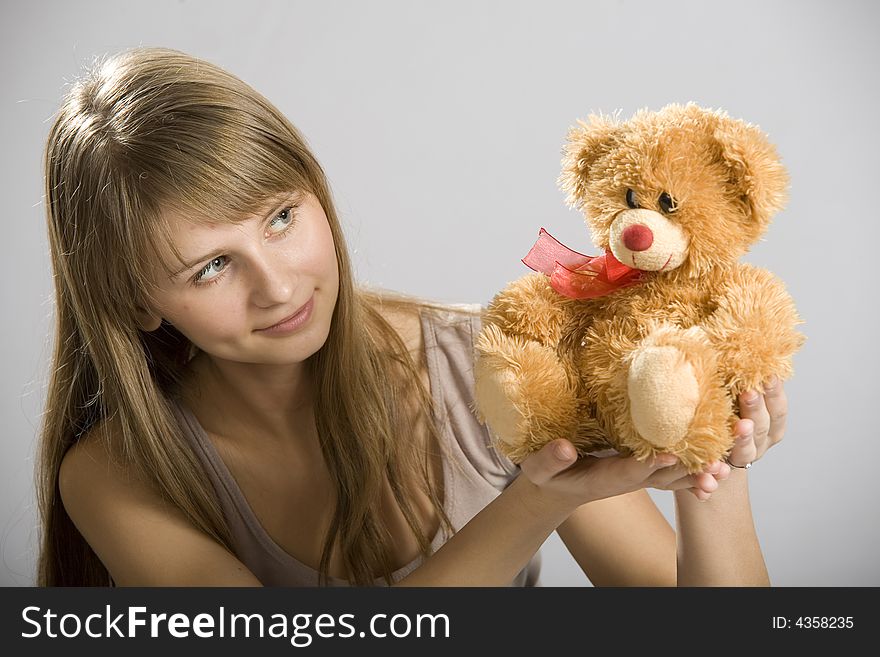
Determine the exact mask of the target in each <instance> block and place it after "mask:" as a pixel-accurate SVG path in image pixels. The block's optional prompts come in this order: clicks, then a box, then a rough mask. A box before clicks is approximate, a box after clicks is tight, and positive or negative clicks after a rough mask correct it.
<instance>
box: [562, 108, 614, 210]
mask: <svg viewBox="0 0 880 657" xmlns="http://www.w3.org/2000/svg"><path fill="white" fill-rule="evenodd" d="M620 131H621V127H620V124H619V123H618V122H617V121H616V120H615V119H614V117H613V116H606V115H595V114H591V115H590V116H589V118H588V122H584V121H580V120H578V122H577V125H576V126H573V127H572V128H571V129H570V130H569V131H568V138H567V140H566V144H565V147H564V148H563V149H562V174H561V175H560V176H559V180H558V181H557V182H558V184H559V187H560V189H562V191H563V192H565V193H566V194H567V195H568V198H567V199H566V202H567V203H568V204H569V205H570V206H572V207H578V206H580V205H581V203H582V202H583V199H584V197H585V195H586V178H587V175H588V174H589V171H590V167H591V166H592V165H593V164H594V163H595V162H596V160H598V159H599V158H600V157H601V156H602V155H604V154H606V153H608V151H610V150H611V148H612V147H613V146H614V145H615V143H616V142H617V135H618V134H620Z"/></svg>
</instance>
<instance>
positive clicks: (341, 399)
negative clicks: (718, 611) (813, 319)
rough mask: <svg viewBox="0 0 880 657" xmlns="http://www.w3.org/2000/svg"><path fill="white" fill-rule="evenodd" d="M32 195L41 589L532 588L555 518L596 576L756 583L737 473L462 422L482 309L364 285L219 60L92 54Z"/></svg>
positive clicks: (290, 147) (774, 405)
mask: <svg viewBox="0 0 880 657" xmlns="http://www.w3.org/2000/svg"><path fill="white" fill-rule="evenodd" d="M46 201H47V206H48V231H49V241H50V247H51V254H52V262H53V268H54V274H55V283H56V318H57V322H56V333H55V351H54V356H53V368H52V375H51V381H50V385H49V391H48V398H47V402H46V412H45V414H44V418H45V419H44V425H43V427H42V436H41V451H40V463H39V466H40V470H39V478H38V481H39V490H38V492H39V504H40V510H41V514H42V523H43V525H42V526H43V535H42V548H41V554H40V559H39V573H38V582H39V584H41V585H50V586H51V585H107V584H117V585H147V586H149V585H170V586H178V585H223V586H230V585H244V586H257V585H261V584H262V585H315V584H345V583H349V584H355V585H370V584H382V583H385V584H408V585H506V584H511V583H513V584H522V585H529V584H534V583H536V581H537V571H538V562H537V558H536V557H535V553H536V552H537V550H538V548H539V547H540V545H541V544H542V543H543V541H544V540H545V539H546V538H547V536H548V535H549V534H550V532H552V531H554V530H558V531H559V534H560V536H561V537H562V539H563V540H564V542H565V543H566V545H567V546H568V547H569V548H570V550H571V552H572V554H573V555H574V557H575V558H576V559H577V561H578V563H579V564H580V565H581V567H582V568H583V569H584V571H585V573H586V574H587V576H588V577H589V578H590V579H591V580H592V581H593V583H595V584H599V585H601V584H613V585H630V584H632V585H675V584H676V583H678V584H688V585H690V584H708V585H719V584H723V585H740V584H743V585H744V584H757V585H762V584H766V583H767V582H768V580H767V573H766V569H765V567H764V562H763V558H762V555H761V551H760V548H759V545H758V541H757V538H756V535H755V530H754V526H753V522H752V518H751V512H750V506H749V499H748V486H747V478H746V470H745V469H743V468H741V467H740V468H734V469H733V471H731V468H730V467H729V466H728V464H726V463H714V464H712V465H711V466H710V467H708V468H707V471H706V472H705V473H702V474H698V475H693V476H688V475H687V474H686V472H685V471H684V469H683V467H681V466H680V465H676V464H675V462H674V459H672V458H670V459H669V460H663V459H662V458H659V459H657V460H656V461H654V462H650V463H642V462H638V461H636V460H634V459H632V458H624V457H621V456H614V457H609V458H602V459H598V458H592V457H587V458H582V459H577V458H576V454H575V452H574V448H573V446H572V445H571V443H570V442H569V441H567V440H566V439H565V437H564V436H560V439H559V440H558V441H555V442H554V443H551V444H550V445H548V446H547V447H545V448H544V449H543V450H542V451H541V452H538V453H536V454H534V455H532V456H530V457H529V458H528V459H526V460H525V461H524V462H523V463H522V464H520V466H516V465H514V464H513V463H511V462H510V461H508V460H507V459H505V458H503V457H501V456H499V455H498V454H497V453H496V452H495V451H494V450H493V449H492V447H491V444H490V443H491V438H490V436H489V434H488V433H487V429H486V428H485V427H482V426H481V425H479V424H478V423H477V422H476V420H475V419H474V417H473V415H472V413H471V412H470V410H469V408H470V402H471V400H472V398H471V395H472V391H473V380H472V366H473V361H472V349H473V339H474V337H475V334H476V332H478V331H479V326H480V315H479V308H478V307H477V308H473V307H471V308H466V307H457V306H442V305H439V304H430V303H426V302H417V301H414V300H409V299H406V298H403V297H400V296H399V295H391V294H389V293H384V294H382V293H377V292H371V291H368V290H365V289H361V288H358V287H357V286H356V285H355V282H354V280H353V278H352V270H351V265H350V261H349V256H348V253H347V251H346V247H345V242H344V239H343V235H342V232H341V229H340V225H339V221H338V219H337V216H336V213H335V211H334V208H333V202H332V200H331V198H330V193H329V190H328V185H327V181H326V179H325V176H324V174H323V172H322V170H321V167H320V166H319V164H318V162H317V161H316V160H315V158H314V156H313V155H312V154H311V153H310V152H309V150H308V148H307V147H306V145H305V143H304V141H303V140H302V138H301V137H300V135H299V134H298V133H297V131H296V130H295V129H294V128H293V127H292V126H291V124H290V123H289V122H288V121H287V120H286V118H285V117H284V116H282V115H281V114H280V113H279V112H278V110H277V109H275V108H274V107H273V106H272V105H271V104H270V103H268V102H267V101H266V100H265V99H264V98H263V97H262V96H260V95H259V94H257V93H256V92H255V91H254V90H252V89H251V88H250V87H248V86H247V85H246V84H244V83H243V82H242V81H241V80H239V79H237V78H235V77H234V76H232V75H230V74H228V73H226V72H225V71H223V70H221V69H219V68H217V67H216V66H213V65H211V64H210V63H208V62H205V61H200V60H197V59H194V58H192V57H190V56H187V55H185V54H183V53H180V52H177V51H172V50H166V49H135V50H131V51H127V52H124V53H121V54H119V55H117V56H115V57H113V58H110V59H107V60H106V61H103V62H100V63H98V64H96V65H95V67H94V68H93V69H92V70H91V71H89V73H88V74H87V75H85V76H84V77H83V78H82V79H80V80H79V81H78V82H77V83H76V84H75V85H74V86H73V87H72V89H71V90H70V91H69V93H68V94H67V96H66V98H65V100H64V102H63V105H62V107H61V109H60V111H59V113H58V116H57V118H56V120H55V122H54V124H53V126H52V128H51V131H50V134H49V138H48V142H47V147H46ZM785 409H786V402H785V396H784V392H783V390H782V386H781V385H779V386H777V387H776V389H775V391H774V392H772V393H768V394H767V395H766V399H765V398H764V397H762V396H757V397H756V398H755V399H754V403H753V404H752V405H743V406H742V412H741V415H742V417H743V419H742V420H740V421H739V423H738V425H737V427H736V431H737V432H738V433H739V434H740V436H741V439H740V440H739V441H738V443H737V446H736V447H735V448H734V450H733V452H732V453H731V455H730V457H729V461H728V462H729V463H731V464H738V465H740V466H741V465H744V464H747V463H751V462H752V461H754V460H756V459H757V458H759V457H760V456H761V455H762V454H763V453H764V452H765V451H766V449H767V448H768V447H769V446H770V445H772V444H774V443H776V442H778V441H779V440H780V439H781V437H782V432H783V424H784V423H783V419H784V415H785ZM771 418H773V420H772V421H771ZM649 486H650V487H654V488H660V489H666V490H673V491H675V493H674V495H675V500H676V514H677V524H678V527H677V533H676V531H674V530H673V529H672V528H671V527H670V526H669V524H668V523H667V522H666V520H665V519H664V517H663V516H662V514H661V513H660V512H659V511H658V510H657V508H656V507H655V506H654V504H653V503H652V501H651V499H650V497H649V496H648V495H647V493H646V491H645V490H644V489H645V488H646V487H649ZM710 495H711V498H712V499H711V500H709V501H708V502H705V500H707V499H708V498H709V497H710Z"/></svg>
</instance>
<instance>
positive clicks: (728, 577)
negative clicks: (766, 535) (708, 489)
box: [673, 468, 770, 586]
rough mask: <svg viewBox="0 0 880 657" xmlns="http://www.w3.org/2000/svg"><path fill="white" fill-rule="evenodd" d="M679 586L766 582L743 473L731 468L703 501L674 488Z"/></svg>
mask: <svg viewBox="0 0 880 657" xmlns="http://www.w3.org/2000/svg"><path fill="white" fill-rule="evenodd" d="M673 494H674V495H675V515H676V525H677V534H678V546H677V547H678V555H677V557H678V559H677V561H678V585H679V586H769V585H770V579H769V577H768V575H767V567H766V566H765V565H764V557H763V556H762V554H761V546H760V545H759V544H758V537H757V535H756V533H755V525H754V522H753V521H752V511H751V507H750V505H749V487H748V477H747V475H746V471H745V470H741V469H738V468H734V469H733V472H732V473H731V474H730V477H728V478H727V480H726V481H725V482H724V483H723V484H721V485H720V486H719V487H718V490H716V491H715V492H714V493H712V497H711V499H709V500H705V501H701V500H698V499H696V498H694V497H693V496H692V495H685V494H683V493H682V491H675V493H673Z"/></svg>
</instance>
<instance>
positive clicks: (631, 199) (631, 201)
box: [626, 189, 642, 210]
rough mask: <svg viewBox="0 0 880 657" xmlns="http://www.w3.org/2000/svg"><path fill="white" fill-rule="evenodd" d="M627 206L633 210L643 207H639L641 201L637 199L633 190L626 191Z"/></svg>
mask: <svg viewBox="0 0 880 657" xmlns="http://www.w3.org/2000/svg"><path fill="white" fill-rule="evenodd" d="M626 204H627V205H628V206H629V207H630V208H631V209H633V210H635V209H637V208H640V207H642V206H640V205H639V199H637V198H636V193H635V192H634V191H633V190H631V189H628V190H626Z"/></svg>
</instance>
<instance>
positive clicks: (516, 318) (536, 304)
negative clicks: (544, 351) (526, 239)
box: [483, 273, 573, 349]
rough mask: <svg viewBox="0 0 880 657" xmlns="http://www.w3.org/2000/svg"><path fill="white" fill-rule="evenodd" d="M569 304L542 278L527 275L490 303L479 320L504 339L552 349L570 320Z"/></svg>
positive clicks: (570, 309) (540, 276) (570, 301)
mask: <svg viewBox="0 0 880 657" xmlns="http://www.w3.org/2000/svg"><path fill="white" fill-rule="evenodd" d="M572 301H573V300H571V299H568V298H566V297H563V296H562V295H560V294H559V293H558V292H556V291H555V290H554V289H553V288H552V287H550V283H549V279H548V278H547V277H546V276H545V275H544V274H538V273H535V274H528V275H526V276H523V277H522V278H519V279H517V280H515V281H513V282H512V283H510V284H509V285H508V286H507V287H506V288H504V290H502V291H501V292H499V293H498V294H497V295H496V296H495V298H494V299H492V301H491V303H490V304H489V306H488V307H487V308H486V311H485V314H484V316H483V324H484V325H490V324H491V325H494V326H497V327H498V329H500V330H501V332H502V333H504V334H506V335H516V336H521V337H523V338H527V339H529V340H534V341H535V342H539V343H540V344H542V345H544V346H547V347H552V348H554V349H555V348H556V347H557V345H558V344H559V342H560V340H561V338H562V334H563V328H564V327H565V326H566V325H568V323H569V322H570V320H571V318H572V314H573V309H572Z"/></svg>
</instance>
